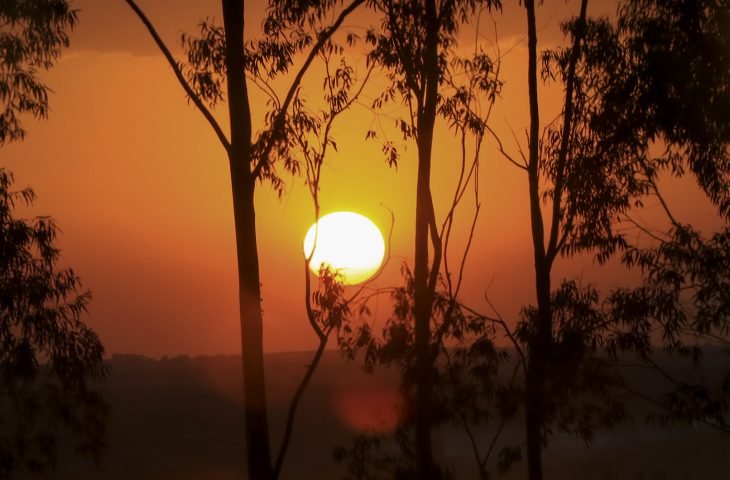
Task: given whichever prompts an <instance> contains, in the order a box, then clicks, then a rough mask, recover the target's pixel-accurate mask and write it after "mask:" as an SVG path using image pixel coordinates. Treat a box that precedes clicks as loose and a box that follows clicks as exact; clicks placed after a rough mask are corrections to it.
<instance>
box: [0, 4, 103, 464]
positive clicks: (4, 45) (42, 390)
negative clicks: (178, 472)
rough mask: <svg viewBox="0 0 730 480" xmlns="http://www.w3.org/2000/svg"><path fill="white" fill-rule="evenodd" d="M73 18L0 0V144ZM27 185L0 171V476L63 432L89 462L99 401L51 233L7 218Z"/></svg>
mask: <svg viewBox="0 0 730 480" xmlns="http://www.w3.org/2000/svg"><path fill="white" fill-rule="evenodd" d="M75 24H76V13H75V12H74V11H73V10H71V9H70V7H69V5H68V2H66V1H65V0H39V1H35V2H27V1H21V0H9V1H6V2H3V3H2V4H0V100H2V110H1V111H0V146H2V145H4V144H6V143H9V142H12V141H16V140H21V139H23V138H24V137H25V134H26V131H25V129H24V127H23V116H24V115H29V116H31V117H35V118H45V117H46V116H47V114H48V92H49V89H48V87H47V86H46V85H45V84H44V83H43V82H42V81H41V79H40V77H39V71H40V70H48V69H49V68H51V67H52V66H53V64H54V62H55V60H56V59H57V58H58V57H59V56H60V55H61V51H62V49H63V47H66V46H68V31H69V30H70V29H72V28H73V27H74V25H75ZM34 198H35V195H34V193H33V191H32V190H31V189H30V188H25V189H21V190H14V189H13V175H12V174H11V173H10V172H9V171H8V170H6V169H5V168H0V477H2V478H10V477H11V476H12V475H14V474H15V473H17V472H21V471H24V470H29V471H33V472H40V471H44V470H46V469H48V468H50V467H52V466H53V465H54V464H55V461H56V456H57V454H58V449H59V446H60V445H61V442H64V443H68V441H69V439H68V437H69V435H70V436H71V440H72V441H73V442H74V444H75V447H76V450H77V451H78V452H80V453H84V454H89V455H92V456H93V457H94V458H95V459H97V460H98V458H99V455H100V453H101V450H102V447H103V446H104V443H103V437H104V419H105V417H106V413H107V405H106V403H105V402H104V401H103V399H102V397H101V395H100V393H99V392H98V391H97V390H96V389H95V386H96V384H98V383H99V382H100V381H101V380H103V378H104V376H105V374H106V368H105V367H104V364H103V354H104V347H103V346H102V344H101V342H100V341H99V338H98V337H97V336H96V334H95V333H94V332H93V331H92V330H91V329H90V328H89V327H87V326H86V325H85V324H84V323H83V322H82V321H81V317H82V315H83V314H84V312H85V311H86V307H87V305H88V302H89V300H90V299H91V294H90V293H89V292H88V291H86V290H83V289H82V288H81V282H80V280H79V277H78V276H77V275H76V274H75V273H74V272H73V270H71V269H63V268H60V267H59V265H58V261H59V257H60V251H59V249H58V247H57V246H56V235H57V227H56V225H55V223H54V222H53V220H52V219H51V218H49V217H35V218H33V219H30V220H25V219H21V218H17V216H16V211H15V209H16V206H17V205H18V204H24V205H26V206H29V205H30V204H31V203H32V202H33V200H34Z"/></svg>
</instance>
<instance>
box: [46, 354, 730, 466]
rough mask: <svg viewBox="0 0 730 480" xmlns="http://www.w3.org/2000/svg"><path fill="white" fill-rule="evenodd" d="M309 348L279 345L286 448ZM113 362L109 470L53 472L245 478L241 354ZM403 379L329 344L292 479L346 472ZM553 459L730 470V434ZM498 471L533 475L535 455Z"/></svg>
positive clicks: (562, 453)
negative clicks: (343, 457)
mask: <svg viewBox="0 0 730 480" xmlns="http://www.w3.org/2000/svg"><path fill="white" fill-rule="evenodd" d="M309 358H310V354H308V353H286V354H270V355H268V358H267V362H268V364H267V375H268V381H269V391H268V400H269V402H270V406H271V423H272V425H271V426H272V431H273V432H274V435H273V438H272V440H273V446H274V447H278V444H279V441H280V436H281V431H282V428H283V419H284V415H285V412H286V409H287V407H288V402H289V398H290V396H291V393H292V391H293V389H294V387H295V385H296V382H298V380H299V378H300V376H301V374H302V373H303V372H304V366H305V365H306V364H307V362H308V361H309ZM725 358H726V357H725ZM109 365H110V367H111V374H110V377H109V379H108V381H107V384H106V387H105V389H106V396H107V398H108V400H109V402H110V404H111V407H112V416H111V418H110V420H109V423H108V430H109V435H108V444H109V446H108V449H107V450H106V452H105V453H104V456H103V458H102V462H101V465H100V466H99V467H98V468H97V467H96V466H94V464H93V463H92V462H91V461H89V460H85V459H78V458H76V457H73V456H70V455H64V457H63V458H59V462H58V463H59V465H58V468H57V471H56V472H55V473H54V474H45V475H43V478H48V479H53V480H86V479H105V480H122V479H124V480H229V479H230V480H232V479H237V480H240V479H242V478H243V474H242V473H241V472H243V471H244V461H243V451H244V448H243V442H242V432H243V421H242V416H241V410H240V405H241V397H242V395H241V386H240V385H241V380H240V378H241V369H240V359H239V358H238V357H198V358H195V359H190V358H188V357H176V358H172V359H165V358H163V359H162V360H160V361H153V360H149V359H146V358H144V357H137V356H114V357H113V358H112V359H111V360H110V361H109ZM638 375H640V374H638ZM639 380H640V381H641V378H639ZM647 382H650V380H648V379H647ZM396 386H397V377H396V376H395V375H393V374H392V373H391V374H388V373H385V374H381V375H378V376H377V377H371V376H368V375H366V374H364V373H363V372H362V371H361V370H360V369H359V367H358V366H357V365H355V364H348V363H346V362H345V361H343V360H341V359H340V358H339V355H338V354H336V353H328V354H326V355H325V357H324V360H323V364H322V365H321V368H320V369H319V371H318V372H317V373H316V374H315V377H314V380H313V383H312V384H311V385H310V388H309V389H308V391H307V392H306V394H305V397H304V400H303V402H302V404H301V409H300V415H299V417H298V421H297V424H296V429H295V433H294V438H293V441H292V444H291V448H290V454H289V456H288V458H287V460H286V463H285V465H284V469H283V474H282V479H283V480H286V479H296V480H310V479H311V480H314V479H317V480H320V479H339V478H342V474H343V470H342V467H339V466H337V465H336V464H335V463H334V461H333V457H332V449H333V448H334V447H335V446H337V445H347V444H348V443H349V442H350V441H351V439H352V438H353V436H354V434H355V433H356V432H357V431H358V429H361V428H366V426H367V425H380V426H381V428H387V425H388V424H389V423H390V422H389V421H390V419H391V418H390V416H389V412H390V410H391V408H390V407H391V406H392V404H393V402H394V401H395V400H394V399H395V398H397V388H396ZM647 386H648V387H649V388H651V385H649V384H648V383H647ZM637 402H639V403H636V404H635V405H634V404H633V403H632V409H633V410H634V411H635V412H639V411H642V410H643V408H644V406H642V405H640V401H638V400H637ZM348 406H350V408H349V409H348V408H347V407H348ZM639 416H643V415H639ZM519 428H520V425H519V424H516V425H514V426H512V427H509V428H507V429H506V430H505V435H507V436H512V437H515V436H516V435H518V434H519V431H520V430H519ZM485 438H486V432H485ZM436 449H437V451H439V452H440V455H441V458H442V460H443V461H444V462H445V463H447V464H449V465H450V466H451V467H452V468H453V469H454V472H455V474H456V475H455V478H456V479H475V480H476V470H475V468H474V466H473V465H474V464H473V460H472V458H473V457H472V456H471V455H472V453H471V450H470V447H469V444H468V442H467V440H466V438H465V436H464V435H462V434H461V433H460V432H459V431H456V430H454V431H442V432H440V434H439V436H438V439H437V442H436ZM545 467H546V477H547V478H548V479H550V480H553V479H554V480H563V479H586V480H590V479H595V480H619V479H629V480H639V479H641V480H674V479H677V480H690V479H692V480H713V479H718V480H721V479H727V478H730V477H729V476H728V475H730V474H729V473H728V472H730V436H728V435H727V434H724V433H721V432H717V431H714V430H711V429H708V428H705V427H672V428H668V429H661V428H658V427H651V426H648V425H646V424H644V423H642V422H641V421H637V422H636V423H631V424H627V425H624V426H622V427H620V428H619V429H616V430H614V431H611V432H600V433H599V434H598V435H597V436H596V439H595V442H594V443H593V444H592V446H591V447H590V448H587V447H586V446H585V444H583V443H582V442H581V441H579V440H576V439H573V438H569V437H557V438H555V439H553V441H552V442H551V444H550V447H549V449H548V450H547V452H546V455H545ZM493 478H497V479H503V480H507V479H521V478H525V471H524V465H518V466H517V467H515V468H513V469H512V471H510V473H509V474H507V475H505V476H500V475H494V477H493Z"/></svg>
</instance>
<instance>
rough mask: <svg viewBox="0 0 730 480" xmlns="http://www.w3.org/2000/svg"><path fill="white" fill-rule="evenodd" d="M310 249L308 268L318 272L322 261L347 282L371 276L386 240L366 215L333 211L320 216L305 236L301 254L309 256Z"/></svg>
mask: <svg viewBox="0 0 730 480" xmlns="http://www.w3.org/2000/svg"><path fill="white" fill-rule="evenodd" d="M318 225H319V227H318V228H317V226H318ZM315 237H316V243H317V245H316V248H315ZM313 248H314V254H313V255H312V260H311V262H310V264H309V268H310V269H311V270H312V271H313V272H314V273H319V270H320V268H321V266H322V264H324V265H328V266H329V267H330V268H331V269H332V270H335V271H337V272H339V273H340V275H342V277H343V283H345V284H348V285H354V284H357V283H361V282H364V281H365V280H367V279H368V278H370V277H372V276H373V275H374V274H375V272H377V271H378V268H380V264H381V262H382V261H383V255H384V254H385V242H384V240H383V235H382V234H381V233H380V230H379V229H378V227H377V226H376V225H375V224H374V223H373V222H372V221H371V220H370V219H369V218H367V217H365V216H363V215H360V214H358V213H354V212H334V213H330V214H329V215H325V216H323V217H321V218H320V219H319V222H317V223H315V224H314V225H312V226H311V227H310V228H309V230H308V231H307V235H306V236H305V237H304V255H306V256H308V255H309V254H310V253H311V252H312V249H313Z"/></svg>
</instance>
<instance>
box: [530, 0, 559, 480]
mask: <svg viewBox="0 0 730 480" xmlns="http://www.w3.org/2000/svg"><path fill="white" fill-rule="evenodd" d="M525 10H526V12H527V29H528V90H529V102H530V145H529V147H530V148H529V159H528V172H527V173H528V179H529V195H530V220H531V224H532V243H533V251H534V263H535V289H536V292H537V317H536V318H534V319H533V322H535V323H534V325H533V327H534V328H533V335H532V337H531V338H530V340H529V343H530V357H529V360H528V362H527V375H526V376H527V378H526V405H525V424H526V433H527V471H528V477H529V479H530V480H542V478H543V472H542V447H543V425H544V421H545V376H546V363H547V361H548V360H549V351H550V345H551V343H552V311H551V305H550V269H551V266H550V263H551V262H550V261H549V259H548V258H547V256H546V253H545V233H544V225H543V219H542V211H541V209H540V169H539V150H538V148H539V144H538V141H539V129H540V110H539V107H538V103H537V99H538V96H537V27H536V22H535V1H534V0H525Z"/></svg>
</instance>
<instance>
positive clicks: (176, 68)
mask: <svg viewBox="0 0 730 480" xmlns="http://www.w3.org/2000/svg"><path fill="white" fill-rule="evenodd" d="M124 1H125V2H127V4H128V5H129V7H130V8H131V9H132V10H134V13H136V14H137V16H138V17H139V19H140V20H141V21H142V23H143V24H144V25H145V27H147V30H148V31H149V32H150V35H151V36H152V39H153V40H154V41H155V43H156V44H157V47H158V48H159V49H160V51H161V52H162V54H163V55H164V56H165V58H166V59H167V63H169V64H170V67H172V71H173V72H174V73H175V77H176V78H177V80H178V82H179V83H180V85H181V86H182V88H183V90H185V93H186V94H187V95H188V97H189V98H190V100H192V101H193V103H194V104H195V106H196V107H198V110H200V113H202V114H203V116H204V117H205V119H206V120H208V123H209V124H210V126H211V127H212V128H213V131H214V132H215V134H216V135H217V136H218V140H220V142H221V145H223V148H225V149H226V151H228V150H229V149H230V146H231V144H230V142H229V141H228V137H226V134H225V133H223V130H222V129H221V127H220V125H218V122H217V121H216V119H215V117H213V114H212V113H210V110H208V108H207V107H206V106H205V104H204V103H203V101H202V100H201V99H200V97H199V96H198V95H197V94H196V93H195V91H194V90H193V89H192V87H191V86H190V84H189V83H188V82H187V80H185V75H183V73H182V70H180V65H178V63H177V62H176V61H175V58H173V56H172V54H171V53H170V50H169V49H168V48H167V45H165V42H163V41H162V38H160V35H159V34H158V33H157V30H155V27H154V26H153V25H152V22H150V20H149V19H148V18H147V16H146V15H145V14H144V12H143V11H142V10H141V9H140V8H139V7H138V6H137V4H136V3H135V2H134V0H124Z"/></svg>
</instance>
